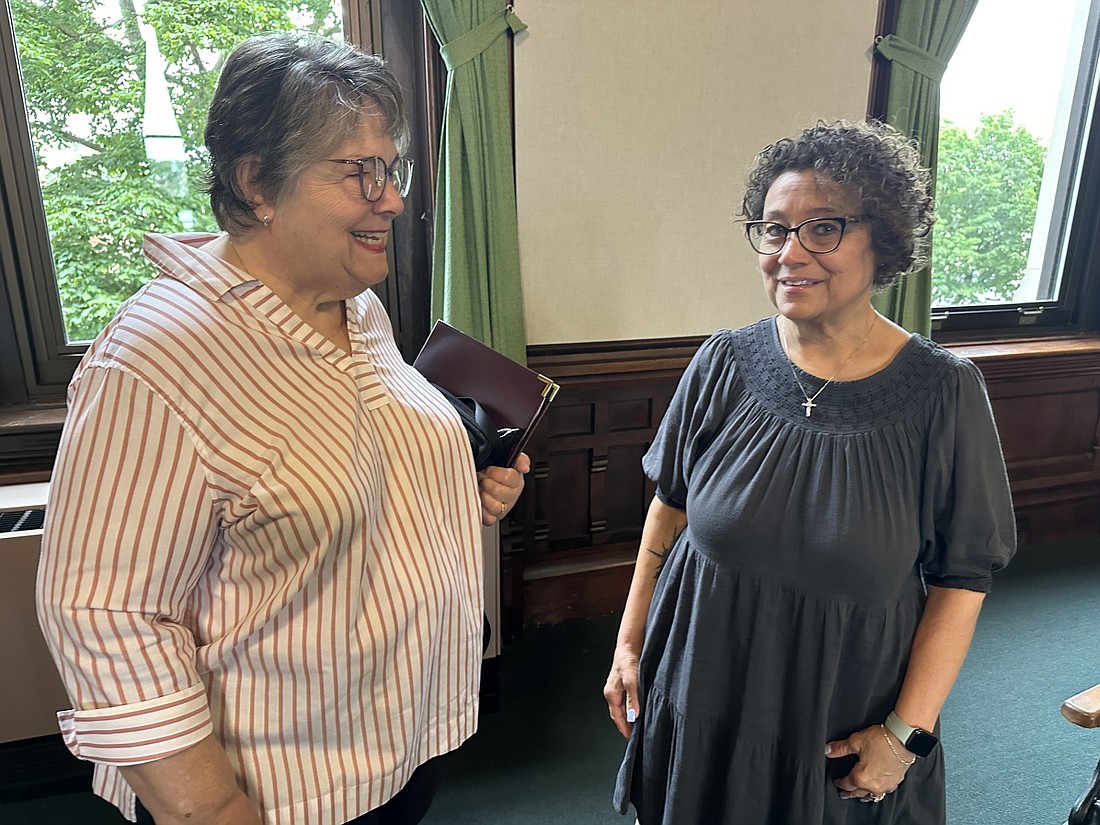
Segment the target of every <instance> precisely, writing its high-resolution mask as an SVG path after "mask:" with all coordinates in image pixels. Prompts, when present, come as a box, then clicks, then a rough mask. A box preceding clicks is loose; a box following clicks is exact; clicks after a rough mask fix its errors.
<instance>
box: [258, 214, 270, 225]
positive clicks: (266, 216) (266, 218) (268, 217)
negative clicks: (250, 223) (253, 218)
mask: <svg viewBox="0 0 1100 825" xmlns="http://www.w3.org/2000/svg"><path fill="white" fill-rule="evenodd" d="M260 220H262V221H263V222H264V226H265V227H266V226H271V216H270V215H264V216H263V218H261V219H260Z"/></svg>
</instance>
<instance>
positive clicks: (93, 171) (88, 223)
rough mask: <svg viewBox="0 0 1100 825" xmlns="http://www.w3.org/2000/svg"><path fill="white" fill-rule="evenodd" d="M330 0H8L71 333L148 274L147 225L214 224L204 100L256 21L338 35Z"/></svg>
mask: <svg viewBox="0 0 1100 825" xmlns="http://www.w3.org/2000/svg"><path fill="white" fill-rule="evenodd" d="M340 7H341V4H340V0H304V1H302V2H294V0H283V2H280V1H279V0H218V2H201V3H195V2H190V1H189V2H183V1H182V0H145V2H142V0H105V1H100V0H13V2H12V3H11V10H12V18H13V21H14V24H15V35H16V40H17V44H18V48H19V62H20V69H21V71H22V78H23V89H24V95H25V98H26V101H27V114H28V119H29V121H30V124H31V138H32V142H33V145H34V149H35V155H36V159H37V166H38V177H39V183H40V185H41V189H42V200H43V206H44V209H45V214H46V223H47V226H48V228H49V233H50V243H51V247H52V252H53V258H54V264H55V269H56V275H57V286H58V291H59V294H60V298H61V306H62V311H63V315H64V318H65V332H66V336H67V338H68V340H69V341H70V342H78V341H86V340H89V339H91V338H93V337H94V336H95V335H96V334H97V333H98V332H99V331H100V330H101V329H102V328H103V326H104V325H105V324H106V323H107V321H108V320H110V318H111V316H112V315H113V314H114V312H115V310H116V309H117V308H118V305H119V304H120V303H121V302H122V301H124V300H125V299H126V298H128V297H129V296H130V295H132V294H133V293H134V291H135V290H137V289H138V288H139V287H140V286H141V285H142V284H143V283H144V282H145V281H147V280H148V279H149V277H150V276H151V274H152V273H151V271H150V267H149V266H148V264H146V262H145V260H144V258H142V256H141V241H142V235H143V234H144V233H145V232H148V231H154V232H181V231H191V230H195V231H207V230H211V231H216V228H217V227H216V225H215V223H214V220H213V217H212V215H211V213H210V206H209V201H208V199H207V197H206V196H205V195H203V194H202V190H201V187H202V177H203V171H204V160H205V157H204V150H203V148H202V134H203V129H204V127H205V123H206V111H207V109H208V107H209V102H210V97H211V95H212V94H213V91H214V85H215V83H216V81H217V75H218V70H219V68H220V66H221V64H222V61H223V60H224V59H225V56H226V55H227V53H228V52H229V51H230V50H231V49H232V48H233V46H235V45H236V44H237V43H239V42H240V41H242V40H244V39H245V38H246V37H248V36H249V35H251V34H253V33H255V32H261V31H272V30H288V29H309V30H311V31H316V32H320V33H323V34H326V35H328V36H332V37H340V36H341V16H340Z"/></svg>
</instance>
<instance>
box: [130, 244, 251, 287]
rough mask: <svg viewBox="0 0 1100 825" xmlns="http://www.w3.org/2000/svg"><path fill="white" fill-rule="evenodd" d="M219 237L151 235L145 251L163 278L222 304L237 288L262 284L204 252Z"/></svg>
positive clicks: (144, 247) (240, 270)
mask: <svg viewBox="0 0 1100 825" xmlns="http://www.w3.org/2000/svg"><path fill="white" fill-rule="evenodd" d="M217 237H219V236H218V235H215V234H212V233H210V232H186V233H179V234H174V235H161V234H158V233H156V232H149V233H147V234H146V235H145V242H144V245H143V251H144V253H145V257H146V258H148V259H149V262H150V263H152V264H153V266H155V267H156V268H157V272H159V273H160V274H161V275H162V276H165V277H168V278H173V279H175V280H177V281H180V282H181V283H184V284H187V286H189V287H191V289H193V290H195V291H196V292H198V293H199V294H200V295H202V296H203V297H205V298H206V299H207V300H209V301H220V300H221V299H222V298H223V297H224V296H225V295H226V294H227V293H228V292H230V291H231V290H232V289H233V288H235V287H238V286H240V285H241V284H255V283H258V281H257V280H256V279H255V278H253V277H251V276H250V275H248V273H246V272H245V271H244V270H242V269H240V268H239V267H235V266H233V265H232V264H231V263H229V262H227V261H223V260H222V259H221V258H219V257H217V256H215V255H211V254H210V253H209V252H204V251H203V249H202V248H203V247H204V246H206V245H207V244H208V243H210V242H211V241H212V240H214V239H215V238H217Z"/></svg>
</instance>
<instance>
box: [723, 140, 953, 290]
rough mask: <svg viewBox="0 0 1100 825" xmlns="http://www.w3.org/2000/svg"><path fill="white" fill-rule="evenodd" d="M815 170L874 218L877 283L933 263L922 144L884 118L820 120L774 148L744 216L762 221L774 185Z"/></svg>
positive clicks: (757, 167)
mask: <svg viewBox="0 0 1100 825" xmlns="http://www.w3.org/2000/svg"><path fill="white" fill-rule="evenodd" d="M806 169H812V170H813V171H814V173H815V176H816V177H817V180H818V182H819V183H822V184H829V183H832V184H836V185H838V186H839V187H840V189H841V190H842V191H844V192H847V193H849V194H850V195H852V196H853V197H854V198H856V200H857V201H858V203H859V209H860V213H861V214H863V215H867V216H869V217H870V218H871V219H872V220H871V221H870V223H869V226H870V228H871V243H872V249H873V250H874V253H875V274H874V284H875V286H880V287H881V286H888V285H889V284H892V283H894V282H895V281H896V280H898V278H900V277H902V276H904V275H908V274H909V273H910V272H915V271H916V270H918V269H920V268H921V267H923V266H925V265H926V264H927V263H928V235H929V233H930V231H931V229H932V222H933V220H934V217H933V211H934V210H933V204H932V194H931V188H932V187H931V176H930V174H929V171H928V169H926V168H925V167H924V166H922V165H921V160H920V152H919V150H918V148H917V145H916V143H915V142H914V141H912V140H910V139H909V138H906V137H905V136H904V135H903V134H901V133H900V132H898V131H897V130H896V129H894V128H893V127H891V126H887V125H885V124H882V123H878V122H874V121H872V122H858V123H852V122H849V121H844V120H838V121H836V122H835V123H825V122H824V121H818V123H817V124H816V125H814V126H811V127H810V128H808V129H804V130H803V131H802V132H800V133H799V134H797V135H795V136H794V137H791V138H783V139H782V140H778V141H776V142H775V143H773V144H771V145H770V146H766V147H765V148H764V149H762V150H761V151H760V154H758V155H757V156H756V159H755V160H754V161H753V163H752V166H751V167H750V168H749V174H748V180H747V182H746V184H745V197H744V199H743V200H742V202H741V214H742V215H744V216H745V217H746V218H747V219H748V220H760V219H761V218H762V217H763V214H764V199H765V198H766V197H767V194H768V190H769V189H770V188H771V185H772V184H773V183H775V179H776V178H778V177H779V176H780V175H781V174H783V173H784V172H801V171H804V170H806Z"/></svg>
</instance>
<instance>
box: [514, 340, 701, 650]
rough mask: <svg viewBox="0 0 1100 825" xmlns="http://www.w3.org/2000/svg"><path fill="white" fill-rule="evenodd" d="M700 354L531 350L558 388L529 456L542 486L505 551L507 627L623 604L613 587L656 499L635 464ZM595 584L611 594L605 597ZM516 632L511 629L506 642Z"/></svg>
mask: <svg viewBox="0 0 1100 825" xmlns="http://www.w3.org/2000/svg"><path fill="white" fill-rule="evenodd" d="M698 344H699V341H698V340H696V339H678V340H674V341H668V342H657V343H653V342H626V343H623V342H618V343H615V344H612V345H606V344H581V345H575V346H570V345H562V346H553V347H532V348H531V349H530V351H529V354H528V365H529V366H530V367H531V368H532V369H536V370H538V371H539V372H541V373H543V374H544V375H547V376H550V377H551V378H553V379H554V380H555V381H557V382H558V383H559V384H560V385H561V390H560V392H559V393H558V397H557V399H556V400H555V401H554V404H553V406H552V407H551V408H550V410H549V411H548V413H547V415H546V417H545V418H544V419H543V423H542V424H541V425H540V430H539V432H538V433H536V436H535V437H534V439H535V440H534V441H533V443H532V447H531V451H530V454H531V455H532V458H533V460H534V462H535V466H536V468H537V471H538V472H540V473H541V474H542V477H540V478H538V479H537V480H536V483H535V485H534V490H533V491H532V489H531V487H530V485H529V486H528V490H527V491H526V492H525V493H524V496H523V497H522V498H521V499H520V503H519V504H518V505H517V507H516V510H515V512H514V513H513V516H512V519H511V521H512V528H511V532H510V533H509V538H510V541H509V543H508V546H506V547H505V549H504V553H505V560H506V561H505V569H506V570H507V572H508V576H509V578H510V587H509V588H508V592H507V594H506V596H505V599H506V605H505V608H506V615H507V616H509V617H510V619H509V621H510V622H514V623H517V624H520V625H521V624H532V623H544V622H554V621H560V620H562V619H564V618H568V617H569V616H571V615H575V614H578V612H579V613H582V614H584V613H586V612H588V611H591V610H593V609H600V610H602V609H604V607H599V608H597V607H595V605H596V604H597V603H601V604H603V602H606V603H607V604H611V603H614V605H615V608H619V607H621V606H622V596H621V594H620V592H619V591H620V585H622V583H623V579H624V576H625V581H626V582H627V583H628V582H629V575H630V567H631V566H632V565H633V559H634V554H635V553H636V552H637V540H638V537H639V536H640V534H641V526H642V523H643V521H644V518H645V511H646V509H647V508H648V506H649V500H650V498H651V497H652V494H653V484H652V482H650V481H649V480H648V479H647V478H646V477H645V475H644V473H643V472H642V468H641V458H642V456H643V455H644V454H645V451H646V450H647V449H648V448H649V444H650V442H651V441H652V439H653V434H654V432H655V431H656V428H657V425H658V424H659V423H660V420H661V418H662V416H663V415H664V412H665V410H666V409H667V407H668V402H669V399H670V398H671V396H672V393H673V391H674V390H675V388H676V383H677V381H678V380H679V378H680V375H681V373H682V372H683V370H684V367H686V366H687V363H688V361H689V359H690V358H691V356H692V355H693V354H694V352H695V350H696V349H697V348H698ZM532 492H533V493H534V495H531V493H532ZM521 582H522V584H521ZM597 582H603V583H604V585H608V583H609V582H617V583H618V584H617V585H616V586H614V587H611V589H610V590H608V588H607V586H596V583H597ZM622 593H625V589H622ZM601 594H610V595H606V596H601ZM601 599H603V601H601ZM520 617H522V618H520ZM516 630H517V626H516V624H512V626H511V627H510V628H509V630H508V632H510V633H514V632H516Z"/></svg>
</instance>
